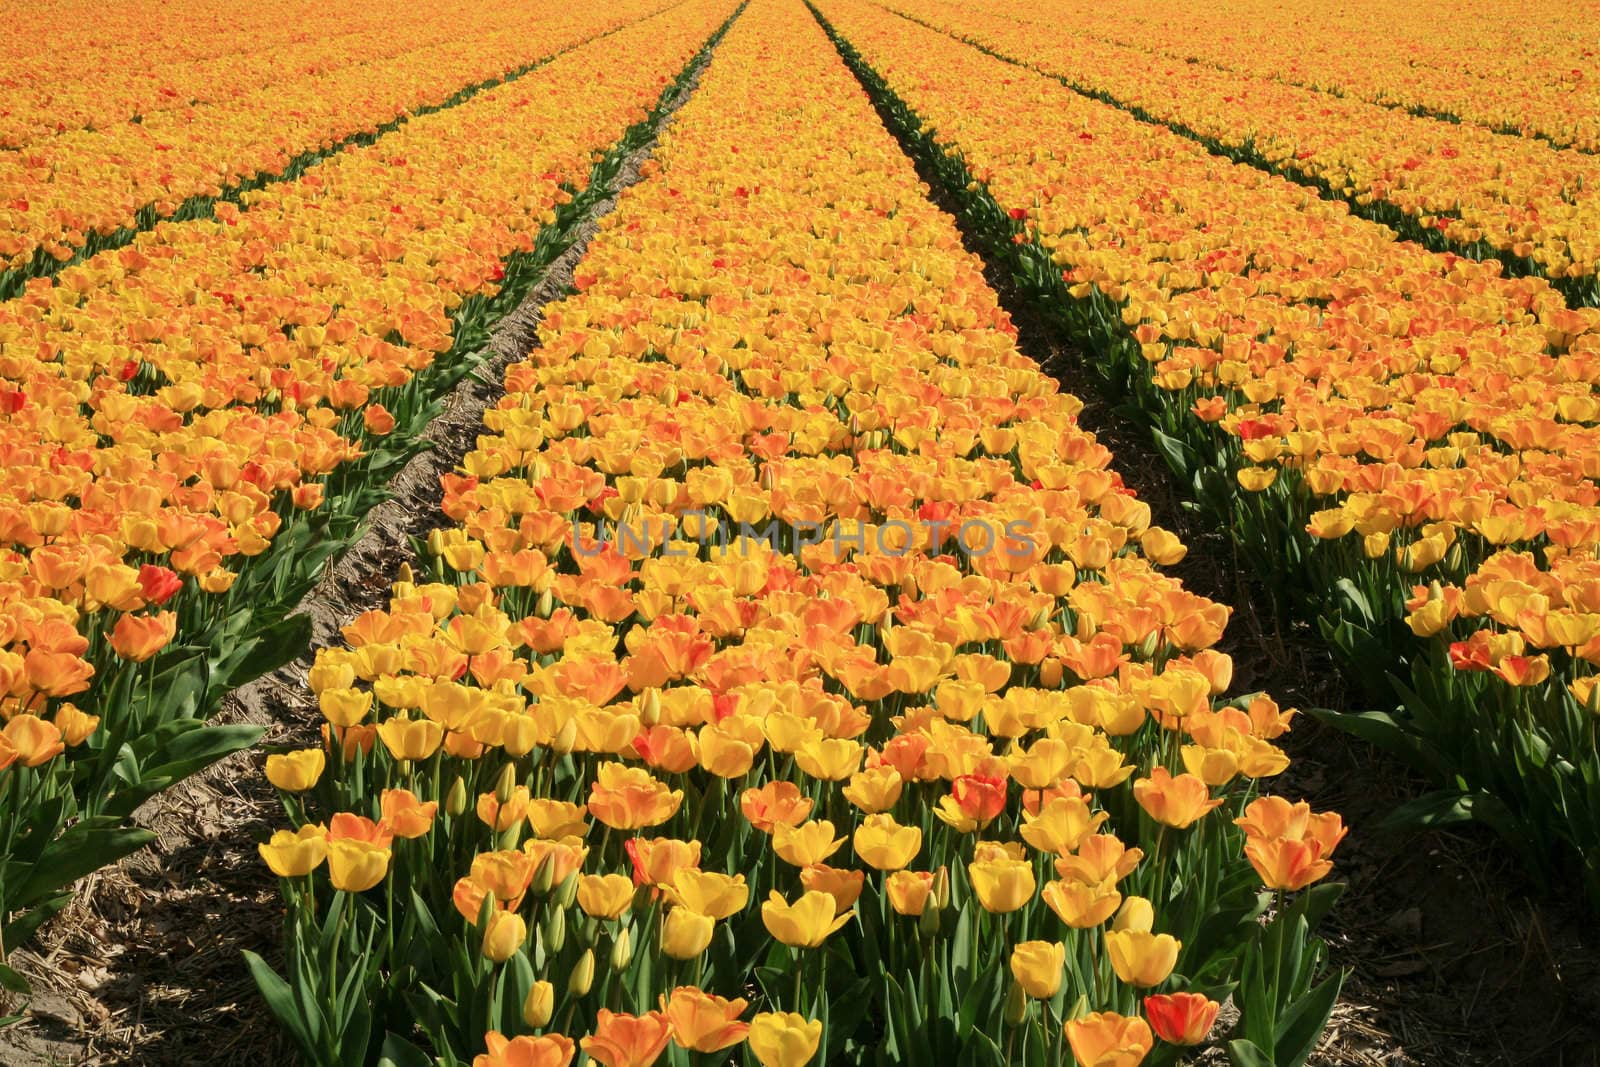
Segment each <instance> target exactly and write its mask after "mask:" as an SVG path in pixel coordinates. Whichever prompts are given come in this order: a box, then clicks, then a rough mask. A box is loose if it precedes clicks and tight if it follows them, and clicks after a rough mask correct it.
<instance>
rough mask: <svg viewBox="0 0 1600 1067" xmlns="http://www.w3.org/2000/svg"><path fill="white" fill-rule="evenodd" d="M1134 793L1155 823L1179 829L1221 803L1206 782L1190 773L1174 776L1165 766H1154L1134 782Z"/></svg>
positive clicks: (1187, 825) (1185, 827)
mask: <svg viewBox="0 0 1600 1067" xmlns="http://www.w3.org/2000/svg"><path fill="white" fill-rule="evenodd" d="M1133 797H1134V799H1135V800H1137V801H1138V802H1139V806H1140V807H1141V808H1143V809H1144V810H1145V813H1146V814H1147V815H1149V816H1150V817H1151V818H1152V819H1154V820H1155V821H1156V822H1158V823H1162V824H1164V825H1166V826H1171V827H1174V828H1176V829H1179V830H1183V829H1187V828H1188V827H1189V826H1192V825H1193V824H1194V822H1195V820H1197V819H1199V818H1200V817H1201V816H1203V815H1205V814H1206V812H1208V811H1211V810H1213V809H1214V808H1217V807H1220V806H1221V804H1222V800H1221V798H1216V799H1213V798H1212V796H1211V791H1210V790H1209V789H1207V788H1206V784H1205V783H1204V782H1202V781H1201V780H1200V779H1199V778H1196V777H1195V776H1194V775H1192V774H1180V775H1178V776H1177V777H1173V776H1172V775H1171V774H1170V773H1168V771H1167V769H1166V768H1165V767H1157V768H1155V770H1153V771H1151V772H1150V777H1148V778H1141V779H1140V780H1138V781H1136V782H1134V783H1133Z"/></svg>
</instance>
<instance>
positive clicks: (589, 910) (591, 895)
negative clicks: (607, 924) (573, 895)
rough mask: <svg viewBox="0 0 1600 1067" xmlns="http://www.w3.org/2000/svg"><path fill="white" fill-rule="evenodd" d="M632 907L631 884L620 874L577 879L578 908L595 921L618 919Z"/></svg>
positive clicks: (588, 876) (588, 875)
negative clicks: (595, 919)
mask: <svg viewBox="0 0 1600 1067" xmlns="http://www.w3.org/2000/svg"><path fill="white" fill-rule="evenodd" d="M632 906H633V882H632V880H631V879H629V878H628V877H627V876H626V875H622V874H585V875H583V876H581V877H580V878H579V879H578V907H580V908H582V909H583V913H584V914H585V915H592V916H594V917H595V918H597V919H619V918H621V917H622V916H623V915H624V914H626V913H627V911H628V909H629V908H631V907H632Z"/></svg>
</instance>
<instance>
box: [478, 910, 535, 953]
mask: <svg viewBox="0 0 1600 1067" xmlns="http://www.w3.org/2000/svg"><path fill="white" fill-rule="evenodd" d="M527 939H528V924H527V923H526V922H524V921H523V918H522V916H520V915H518V914H517V913H516V912H514V911H499V910H496V911H492V912H490V913H489V925H488V926H486V927H484V931H483V958H484V959H486V960H492V961H494V962H495V963H504V962H505V961H506V960H508V959H510V958H511V957H512V956H513V955H515V954H516V951H517V949H519V948H521V947H522V945H523V943H524V942H525V941H527Z"/></svg>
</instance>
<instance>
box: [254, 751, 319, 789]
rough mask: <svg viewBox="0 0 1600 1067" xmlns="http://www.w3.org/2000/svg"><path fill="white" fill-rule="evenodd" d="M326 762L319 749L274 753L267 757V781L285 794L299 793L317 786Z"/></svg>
mask: <svg viewBox="0 0 1600 1067" xmlns="http://www.w3.org/2000/svg"><path fill="white" fill-rule="evenodd" d="M326 762H327V759H326V756H325V755H324V754H323V751H322V750H321V749H320V748H302V749H298V750H296V751H294V752H283V753H274V754H273V755H270V756H268V757H267V767H266V770H267V781H269V782H271V783H272V784H273V785H275V786H277V787H278V788H279V789H281V790H283V791H284V792H285V793H301V792H304V791H305V790H307V789H310V788H311V787H312V786H314V785H316V784H317V779H318V778H321V777H322V768H323V766H324V765H325V763H326Z"/></svg>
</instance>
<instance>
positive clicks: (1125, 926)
mask: <svg viewBox="0 0 1600 1067" xmlns="http://www.w3.org/2000/svg"><path fill="white" fill-rule="evenodd" d="M1155 919H1156V913H1155V909H1154V908H1152V907H1151V906H1150V902H1149V901H1148V900H1146V899H1145V898H1144V897H1128V898H1126V899H1125V900H1123V902H1122V907H1121V908H1119V909H1118V910H1117V917H1116V919H1114V920H1113V921H1112V923H1111V928H1112V929H1113V930H1116V931H1118V932H1119V933H1120V932H1122V931H1124V930H1139V931H1144V932H1148V931H1149V930H1150V928H1151V927H1152V926H1154V925H1155Z"/></svg>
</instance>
